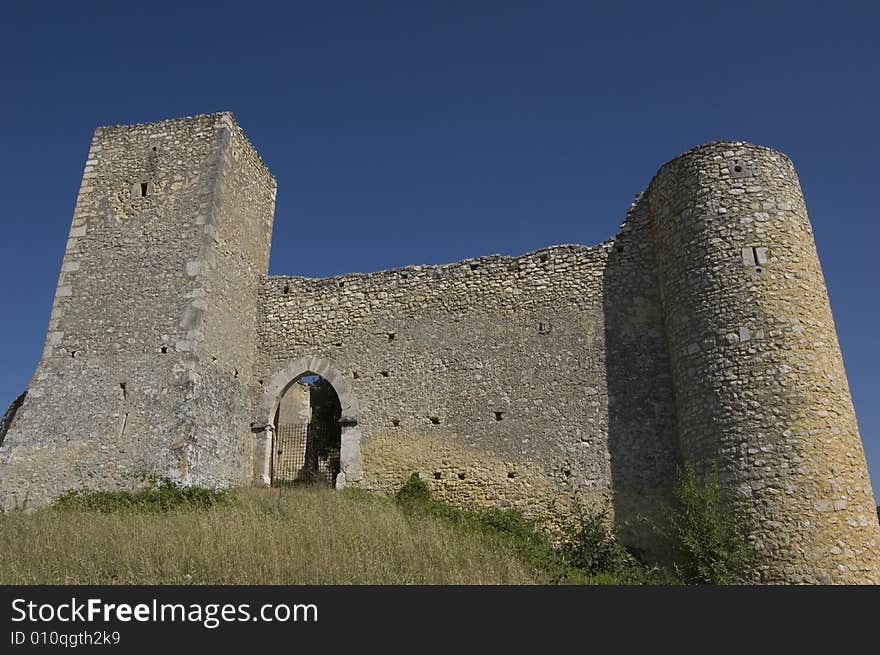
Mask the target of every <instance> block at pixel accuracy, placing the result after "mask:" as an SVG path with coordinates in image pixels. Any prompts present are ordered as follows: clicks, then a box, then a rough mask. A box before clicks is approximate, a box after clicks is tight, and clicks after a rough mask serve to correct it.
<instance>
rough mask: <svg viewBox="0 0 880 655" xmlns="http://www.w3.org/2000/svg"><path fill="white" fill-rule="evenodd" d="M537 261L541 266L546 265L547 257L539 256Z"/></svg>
mask: <svg viewBox="0 0 880 655" xmlns="http://www.w3.org/2000/svg"><path fill="white" fill-rule="evenodd" d="M538 261H540V262H541V263H542V264H546V263H547V255H541V256H540V257H538Z"/></svg>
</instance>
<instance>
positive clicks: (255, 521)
mask: <svg viewBox="0 0 880 655" xmlns="http://www.w3.org/2000/svg"><path fill="white" fill-rule="evenodd" d="M719 484H720V483H719V482H718V481H717V480H715V482H713V483H711V484H708V485H707V484H704V483H702V482H700V481H698V480H697V479H696V478H694V477H693V476H692V474H688V475H685V476H684V477H682V478H681V484H680V490H681V494H680V499H679V500H680V506H679V507H678V508H671V509H670V516H671V518H672V524H673V525H675V526H676V534H677V538H678V541H679V543H680V547H679V552H680V554H681V555H682V556H683V559H681V561H679V562H676V564H675V565H674V566H673V567H672V569H673V571H674V573H675V574H674V575H673V574H672V573H671V572H670V571H668V570H664V569H661V568H658V567H649V566H646V565H644V564H643V563H641V562H639V561H638V559H637V558H636V557H635V556H634V555H633V554H632V553H630V552H628V551H627V550H626V549H624V548H623V547H622V546H621V545H620V544H619V543H618V542H617V540H616V538H615V537H614V535H613V533H612V532H611V530H610V528H609V525H608V524H609V521H608V514H607V513H606V512H605V511H601V510H600V511H598V512H586V513H583V514H582V515H580V516H579V517H574V518H569V519H568V521H569V523H568V525H566V526H565V529H564V531H563V534H561V535H557V537H556V538H554V539H552V540H551V538H550V537H548V535H547V534H545V533H544V532H542V531H541V530H539V529H537V528H536V527H535V526H534V525H532V524H531V523H529V522H528V521H526V520H525V519H524V518H523V517H522V516H521V515H520V514H518V513H516V512H514V511H512V510H498V509H496V510H482V511H470V510H464V509H458V508H455V507H452V506H450V505H447V504H445V503H442V502H438V501H436V500H433V499H432V498H431V497H430V492H429V490H428V487H427V485H426V484H425V483H424V482H423V481H422V480H421V479H420V478H419V477H418V475H416V474H413V475H412V476H411V477H410V479H409V480H408V481H407V482H406V484H404V486H403V487H402V488H401V489H400V491H399V492H398V493H397V495H396V496H395V497H386V496H380V495H377V494H371V493H368V492H365V491H358V490H352V489H348V490H345V491H341V492H340V491H333V490H330V489H325V488H315V487H307V488H295V489H239V490H234V491H231V492H224V491H212V490H208V489H202V488H197V487H195V488H194V487H189V488H181V487H178V486H176V485H174V484H172V483H170V482H167V481H165V482H161V483H159V484H158V485H156V486H154V487H152V488H149V489H144V490H142V491H139V492H91V493H85V492H80V493H72V494H68V495H67V496H64V497H62V498H61V499H59V500H58V501H56V503H55V504H54V505H52V506H50V507H47V508H44V509H41V510H37V511H33V512H25V511H19V510H16V511H11V512H5V513H2V512H0V553H2V557H0V584H6V585H22V584H530V583H538V584H567V583H574V584H657V583H661V584H663V583H665V584H668V583H679V582H680V581H682V580H684V581H687V582H697V583H729V582H735V581H736V579H737V578H736V576H735V575H734V572H735V571H734V565H736V564H737V563H738V561H739V554H738V553H739V550H740V545H738V544H739V541H738V540H737V539H734V537H736V534H735V533H734V532H733V531H732V530H733V526H732V525H731V524H730V522H729V517H728V515H727V514H725V513H724V512H723V507H722V505H720V504H719V499H720V497H719V492H720V486H719Z"/></svg>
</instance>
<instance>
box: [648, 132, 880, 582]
mask: <svg viewBox="0 0 880 655" xmlns="http://www.w3.org/2000/svg"><path fill="white" fill-rule="evenodd" d="M646 196H647V198H646V199H647V201H648V203H649V207H650V211H651V214H652V222H653V225H654V228H653V229H654V238H655V244H656V248H657V261H658V276H659V282H660V289H661V294H662V298H663V307H664V313H665V323H666V330H667V338H668V344H669V355H670V360H671V365H672V373H673V378H674V384H675V395H676V407H677V413H678V433H679V445H680V449H681V458H682V461H683V462H685V463H690V464H693V465H694V466H695V468H696V469H697V470H698V471H705V470H707V469H709V468H710V467H713V466H715V467H717V468H718V470H719V472H720V473H721V476H722V478H723V479H724V480H725V481H726V482H727V483H728V484H729V485H730V488H731V489H732V490H733V491H734V496H735V503H736V510H737V512H738V513H739V515H740V516H741V517H742V518H743V519H744V524H745V525H746V526H747V529H748V531H749V544H750V547H751V549H752V551H753V553H754V556H755V560H754V561H755V562H756V565H755V567H754V568H753V569H752V571H751V574H752V576H753V579H754V581H756V582H772V583H776V582H786V583H880V528H878V524H877V513H876V510H875V505H874V498H873V495H872V492H871V483H870V480H869V478H868V471H867V465H866V463H865V456H864V451H863V449H862V443H861V440H860V438H859V432H858V426H857V424H856V417H855V412H854V410H853V405H852V399H851V397H850V393H849V386H848V383H847V379H846V373H845V371H844V368H843V360H842V357H841V354H840V347H839V345H838V342H837V334H836V332H835V329H834V320H833V318H832V315H831V306H830V304H829V301H828V293H827V290H826V288H825V281H824V278H823V276H822V270H821V267H820V265H819V258H818V255H817V254H816V246H815V243H814V241H813V233H812V229H811V227H810V222H809V218H808V217H807V210H806V207H805V205H804V199H803V196H802V194H801V189H800V184H799V182H798V178H797V174H796V172H795V170H794V166H793V165H792V163H791V161H790V160H789V159H788V158H787V157H786V156H785V155H782V154H780V153H778V152H774V151H773V150H770V149H767V148H761V147H757V146H753V145H749V144H746V143H729V142H718V143H709V144H706V145H704V146H700V147H697V148H694V149H693V150H690V151H688V152H686V153H685V154H683V155H681V156H680V157H678V158H676V159H674V160H672V161H671V162H669V163H667V164H665V165H664V166H663V167H662V168H661V169H660V171H659V172H658V173H657V175H656V177H655V178H654V180H653V181H652V182H651V185H650V186H649V188H648V191H647V192H646Z"/></svg>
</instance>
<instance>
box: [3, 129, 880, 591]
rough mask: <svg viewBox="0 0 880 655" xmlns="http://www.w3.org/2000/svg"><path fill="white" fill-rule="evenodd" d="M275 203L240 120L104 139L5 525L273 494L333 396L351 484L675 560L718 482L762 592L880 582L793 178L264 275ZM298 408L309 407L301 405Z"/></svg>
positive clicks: (772, 173) (673, 190)
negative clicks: (588, 510)
mask: <svg viewBox="0 0 880 655" xmlns="http://www.w3.org/2000/svg"><path fill="white" fill-rule="evenodd" d="M274 198H275V181H274V179H273V178H272V176H271V174H270V173H269V172H268V170H267V169H266V167H265V166H264V165H263V163H262V162H261V160H260V158H259V156H258V155H257V153H256V152H255V151H254V149H253V148H252V147H251V145H250V144H249V143H248V141H247V139H246V138H245V137H244V135H243V134H242V132H241V130H240V128H239V127H238V126H237V125H236V123H235V122H234V120H233V118H232V116H231V114H228V113H221V114H215V115H210V116H197V117H193V118H184V119H177V120H170V121H162V122H158V123H150V124H144V125H134V126H121V127H110V128H99V129H98V130H96V132H95V137H94V139H93V141H92V147H91V150H90V152H89V156H88V160H87V162H86V168H85V172H84V175H83V184H82V187H81V188H80V192H79V197H78V199H77V204H76V209H75V211H74V218H73V225H72V228H71V231H70V235H69V239H68V245H67V250H66V253H65V257H64V262H63V264H62V269H61V275H60V278H59V283H58V288H57V290H56V294H55V301H54V303H53V309H52V315H51V319H50V325H49V331H48V335H47V339H46V347H45V350H44V353H43V356H42V358H41V360H40V363H39V365H38V367H37V371H36V373H35V374H34V378H33V380H32V382H31V384H30V386H29V388H28V393H27V395H26V397H25V399H24V402H23V403H22V405H21V407H20V408H19V409H18V411H17V412H16V413H15V414H14V418H13V420H12V423H11V426H9V429H8V433H7V435H6V438H5V440H4V441H3V443H2V446H0V505H2V506H3V507H13V506H20V505H26V506H32V507H33V506H39V505H42V504H45V503H47V502H49V501H51V499H52V498H54V497H56V496H58V495H59V494H60V493H62V492H64V491H66V490H69V489H79V488H90V489H114V488H133V487H136V486H138V485H139V484H141V483H142V481H143V480H144V479H145V478H148V477H150V476H154V477H155V476H159V477H170V478H172V479H175V480H178V481H180V482H182V483H184V484H200V485H207V486H214V487H223V486H232V485H242V484H248V483H251V482H252V481H253V482H254V483H256V484H269V483H271V465H272V452H273V448H272V444H273V431H274V426H275V425H276V424H277V420H276V419H277V418H278V412H279V411H282V413H284V412H287V411H288V410H287V409H285V408H284V407H281V409H280V410H279V405H280V402H281V399H282V397H284V394H285V392H286V391H287V390H288V389H292V385H294V384H296V383H297V382H298V380H299V379H300V378H302V377H303V376H305V375H321V376H323V377H324V378H326V379H327V380H328V381H329V382H330V383H331V384H332V385H333V387H334V389H335V390H336V392H337V394H338V396H339V399H340V404H341V407H342V419H341V421H340V423H341V425H342V442H341V455H340V465H341V472H340V474H339V476H338V478H337V481H336V486H337V487H343V486H359V487H362V488H366V489H372V490H377V491H382V492H393V491H394V490H396V489H397V488H399V486H400V485H401V484H402V483H403V481H404V480H405V479H406V478H407V477H408V476H409V474H410V473H411V472H414V471H415V472H418V473H419V474H420V475H421V476H422V477H423V478H424V479H425V480H426V481H427V482H428V484H429V485H430V486H431V487H432V489H433V491H434V493H435V494H436V495H437V496H438V497H441V498H444V499H446V500H448V501H450V502H452V503H456V504H460V505H467V506H480V507H515V508H518V509H520V510H521V511H523V512H524V513H525V514H526V515H528V516H531V517H533V518H536V519H538V520H542V521H545V522H546V521H551V517H553V516H555V515H556V513H557V512H559V511H561V512H563V513H564V512H566V511H570V510H571V509H572V508H573V507H576V506H578V505H583V504H587V505H590V504H596V503H606V502H608V503H610V507H611V509H612V510H613V513H614V520H615V523H616V525H617V527H618V529H619V530H620V533H621V535H622V538H623V539H625V540H626V541H627V542H628V543H630V544H631V545H633V546H635V547H637V548H640V549H642V550H643V551H645V552H646V553H648V554H652V553H653V554H659V551H660V549H661V546H660V545H659V543H658V542H657V541H656V540H655V539H653V538H652V537H651V535H650V534H649V532H648V531H646V530H645V529H644V528H640V527H639V526H640V518H641V517H649V518H653V519H655V520H662V516H663V514H664V512H665V510H666V508H667V507H668V505H669V503H671V502H672V488H673V483H674V480H675V474H676V470H677V468H678V467H679V466H681V465H683V464H690V465H693V466H695V467H696V468H697V469H698V470H701V471H706V470H709V469H710V468H716V469H717V470H718V471H719V472H720V473H721V475H722V478H723V480H724V481H725V482H726V484H727V485H728V488H729V489H730V491H731V493H732V496H733V498H734V500H735V510H736V511H737V513H738V515H739V516H741V517H742V519H743V521H744V523H745V525H747V526H748V530H749V544H750V548H751V550H752V552H753V554H754V555H755V558H754V561H755V562H756V564H755V566H754V567H753V569H752V570H751V572H750V574H751V576H752V579H753V580H754V581H756V582H788V583H880V527H878V523H877V516H876V513H875V511H874V505H873V496H872V492H871V486H870V481H869V478H868V473H867V467H866V464H865V458H864V453H863V450H862V445H861V441H860V438H859V434H858V427H857V424H856V418H855V413H854V410H853V407H852V401H851V398H850V393H849V388H848V386H847V380H846V374H845V371H844V368H843V362H842V358H841V354H840V349H839V346H838V342H837V336H836V332H835V329H834V321H833V318H832V315H831V309H830V304H829V301H828V295H827V291H826V288H825V284H824V280H823V277H822V271H821V268H820V265H819V259H818V256H817V254H816V250H815V244H814V242H813V237H812V230H811V228H810V224H809V219H808V217H807V212H806V208H805V206H804V201H803V196H802V194H801V191H800V186H799V183H798V179H797V175H796V173H795V170H794V167H793V166H792V164H791V162H790V161H789V160H788V158H787V157H785V156H784V155H782V154H780V153H777V152H774V151H772V150H769V149H767V148H761V147H757V146H753V145H749V144H746V143H730V142H716V143H709V144H706V145H703V146H699V147H697V148H694V149H692V150H690V151H688V152H686V153H684V154H683V155H681V156H679V157H677V158H676V159H674V160H672V161H671V162H669V163H667V164H665V165H664V166H663V167H661V169H660V171H659V172H658V173H657V175H656V176H655V177H654V179H653V180H652V181H651V183H650V185H649V186H648V189H647V190H646V191H645V192H644V193H642V194H639V196H637V198H636V201H635V202H634V203H633V205H632V206H631V207H630V209H629V212H628V214H627V217H626V221H625V223H624V224H623V226H622V227H621V231H620V232H619V233H618V234H617V235H616V236H615V237H613V238H612V239H610V240H608V241H607V242H605V243H602V244H600V245H597V246H593V247H586V246H579V245H566V246H556V247H552V248H546V249H543V250H539V251H536V252H532V253H528V254H526V255H522V256H520V257H501V256H490V257H482V258H479V259H472V260H466V261H463V262H458V263H455V264H448V265H445V266H410V267H407V268H403V269H399V270H393V271H383V272H378V273H371V274H350V275H343V276H339V277H334V278H328V279H313V278H303V277H289V276H267V270H268V257H269V247H270V241H271V229H272V222H273V213H274ZM291 397H292V396H291Z"/></svg>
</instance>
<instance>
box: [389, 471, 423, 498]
mask: <svg viewBox="0 0 880 655" xmlns="http://www.w3.org/2000/svg"><path fill="white" fill-rule="evenodd" d="M394 497H395V498H396V499H397V501H398V502H399V503H401V504H404V505H406V504H417V503H421V504H424V503H427V502H429V501H430V500H431V490H430V489H429V488H428V484H427V483H426V482H425V481H424V480H422V478H421V476H419V474H418V473H413V474H412V475H410V476H409V478H408V479H407V481H406V482H404V483H403V486H402V487H401V488H400V489H399V490H398V491H397V494H396V495H395V496H394Z"/></svg>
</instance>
